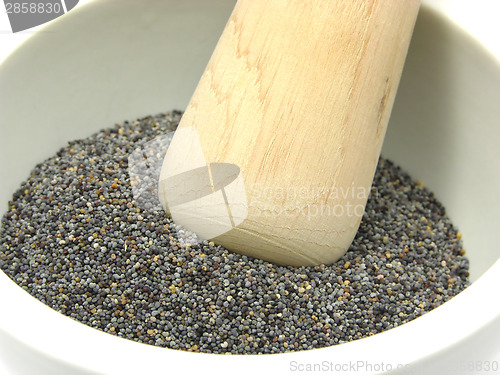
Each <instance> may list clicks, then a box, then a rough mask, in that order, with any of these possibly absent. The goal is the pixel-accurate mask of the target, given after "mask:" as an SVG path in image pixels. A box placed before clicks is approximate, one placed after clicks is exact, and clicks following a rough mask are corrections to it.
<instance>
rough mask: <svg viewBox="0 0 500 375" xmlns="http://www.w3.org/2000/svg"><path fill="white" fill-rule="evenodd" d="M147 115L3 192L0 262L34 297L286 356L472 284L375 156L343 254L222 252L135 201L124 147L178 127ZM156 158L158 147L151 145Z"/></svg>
mask: <svg viewBox="0 0 500 375" xmlns="http://www.w3.org/2000/svg"><path fill="white" fill-rule="evenodd" d="M180 117H181V113H180V112H177V111H174V112H171V113H166V114H161V115H158V116H150V117H146V118H143V119H139V120H136V121H134V122H131V123H129V122H125V123H124V124H122V125H115V127H113V128H110V129H105V130H102V131H100V132H98V133H96V134H94V135H92V136H90V137H88V138H86V139H83V140H77V141H73V142H70V143H69V144H68V145H67V146H66V147H64V148H63V149H61V150H60V151H59V152H58V153H57V154H56V155H55V156H53V157H51V158H49V159H48V160H46V161H44V162H43V163H40V164H38V165H37V166H36V167H35V168H34V170H33V171H32V172H31V174H30V176H29V178H28V179H27V180H26V181H25V182H24V183H22V185H21V188H20V189H19V190H18V191H17V192H16V193H15V194H14V196H13V198H12V201H11V202H9V207H8V212H7V213H6V214H5V215H4V217H3V219H2V225H1V229H0V268H1V269H2V270H3V271H4V272H5V273H6V274H7V275H8V276H9V277H10V278H11V279H12V280H14V281H15V282H16V283H17V284H18V285H19V286H20V287H21V288H23V289H24V290H26V291H27V292H28V293H30V294H31V295H32V296H34V297H36V298H37V299H39V300H40V301H42V302H43V303H45V304H47V305H48V306H50V307H51V308H53V309H54V310H56V311H59V312H61V313H62V314H64V315H67V316H69V317H71V318H73V319H75V320H77V321H80V322H82V323H84V324H86V325H88V326H90V327H94V328H97V329H99V330H102V331H105V332H108V333H110V334H113V335H117V336H120V337H124V338H127V339H130V340H135V341H139V342H143V343H147V344H151V345H157V346H161V347H166V348H172V349H179V350H187V351H195V352H206V353H234V354H243V353H246V354H257V353H259V354H260V353H281V352H289V351H297V350H306V349H313V348H320V347H326V346H331V345H335V344H340V343H343V342H348V341H351V340H356V339H359V338H362V337H366V336H371V335H374V334H376V333H378V332H382V331H385V330H388V329H391V328H394V327H397V326H399V325H401V324H404V323H406V322H408V321H410V320H412V319H415V318H417V317H419V316H421V315H422V314H425V313H426V312H428V311H430V310H432V309H434V308H435V307H436V306H439V305H441V304H443V303H444V302H446V301H448V300H449V299H450V298H452V297H453V296H455V295H456V294H458V293H459V292H460V291H462V290H463V289H464V288H466V287H467V286H468V284H469V281H468V275H469V274H468V266H469V262H468V260H467V258H466V257H465V256H464V254H465V251H464V250H463V248H462V245H461V240H460V238H461V235H460V233H459V232H457V230H456V229H455V228H454V227H453V225H452V223H451V222H450V220H449V218H448V217H447V216H446V214H445V209H444V207H443V206H442V205H441V204H440V203H439V202H438V201H437V200H436V199H435V198H434V197H433V194H432V193H431V192H430V191H429V190H427V189H426V188H425V187H423V186H422V184H420V183H418V182H415V181H413V180H412V179H411V178H410V177H409V176H408V175H407V174H406V173H405V172H403V171H402V170H401V169H400V168H399V167H397V166H395V165H394V164H393V163H391V162H390V161H388V160H385V159H383V158H381V159H380V161H379V165H378V168H377V172H376V175H375V180H374V182H373V187H372V190H371V194H370V197H369V199H368V204H367V206H366V212H365V214H364V216H363V220H362V222H361V226H360V228H359V231H358V233H357V236H356V238H355V240H354V242H353V243H352V245H351V247H350V249H349V251H348V252H347V253H346V255H345V256H344V257H343V258H341V259H340V260H339V261H338V262H336V263H335V264H332V265H328V266H326V265H319V266H315V267H298V268H294V267H290V266H277V265H275V264H272V263H269V262H266V261H263V260H259V259H253V258H250V257H246V256H243V255H238V254H234V253H231V252H229V251H228V250H226V249H225V248H223V247H221V246H217V245H215V244H214V243H213V242H207V241H203V242H198V243H196V241H192V242H193V243H191V242H190V238H193V237H192V236H191V237H189V236H190V235H189V233H188V232H185V231H184V230H182V228H180V227H179V226H177V225H175V224H174V223H173V222H172V220H171V218H169V217H167V216H166V214H165V213H164V212H163V211H161V210H160V209H157V206H156V205H153V206H152V207H153V208H154V209H153V208H151V207H150V208H149V209H148V208H146V207H144V205H139V204H138V203H137V201H135V200H134V194H133V186H132V185H134V184H133V183H132V184H131V178H130V174H129V168H128V163H129V156H130V155H131V154H133V153H134V150H136V149H137V147H139V146H140V145H141V144H143V145H144V144H146V143H147V142H150V141H151V140H153V139H155V137H158V136H160V135H163V134H165V133H167V132H169V131H173V130H175V128H176V127H177V124H178V122H179V120H180ZM157 158H158V160H160V161H161V160H162V155H160V154H158V155H157Z"/></svg>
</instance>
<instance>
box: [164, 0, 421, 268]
mask: <svg viewBox="0 0 500 375" xmlns="http://www.w3.org/2000/svg"><path fill="white" fill-rule="evenodd" d="M419 5H420V1H419V0H239V1H238V2H237V4H236V6H235V8H234V11H233V13H232V15H231V17H230V19H229V21H228V23H227V25H226V27H225V29H224V32H223V34H222V36H221V38H220V40H219V42H218V44H217V47H216V48H215V51H214V53H213V55H212V57H211V59H210V61H209V63H208V66H207V67H206V70H205V72H204V73H203V76H202V77H201V80H200V82H199V84H198V87H197V88H196V91H195V93H194V95H193V97H192V98H191V101H190V103H189V105H188V107H187V109H186V111H185V113H184V115H183V117H182V120H181V123H180V125H179V128H178V131H177V133H176V134H175V136H174V138H173V140H172V143H171V145H170V149H169V151H168V152H167V156H166V158H165V161H164V164H163V168H162V171H161V175H160V191H159V194H160V199H161V201H162V202H163V204H164V206H165V208H166V209H167V210H169V211H170V212H171V213H172V216H173V218H174V221H175V220H176V217H175V216H176V215H177V217H178V219H179V221H180V222H179V224H183V225H185V226H186V227H187V228H188V229H191V230H193V231H194V232H197V229H198V228H201V227H198V226H197V225H199V224H200V222H203V220H205V219H206V220H208V221H206V222H204V224H203V225H205V228H206V227H207V225H208V226H211V225H213V228H216V227H217V223H222V222H224V223H225V224H224V225H229V227H227V230H225V231H219V232H217V231H214V232H213V233H212V232H210V230H209V231H208V232H207V235H206V236H211V237H212V238H211V239H212V240H213V241H214V242H215V243H217V244H221V245H223V246H225V247H227V248H228V249H230V250H233V251H235V252H238V253H241V254H245V255H249V256H253V257H256V258H262V259H265V260H267V261H272V262H275V263H278V264H287V265H294V266H300V265H315V264H320V263H324V264H329V263H332V262H334V261H336V260H337V259H339V258H340V257H341V256H342V255H343V254H344V253H345V251H346V250H347V249H348V247H349V245H350V243H351V242H352V240H353V238H354V236H355V234H356V231H357V229H358V227H359V224H360V221H361V218H362V215H363V211H364V207H365V204H366V200H367V198H368V195H369V193H370V188H371V183H372V180H373V176H374V173H375V168H376V165H377V161H378V158H379V155H380V150H381V147H382V142H383V139H384V135H385V131H386V127H387V122H388V120H389V116H390V112H391V108H392V105H393V102H394V97H395V94H396V89H397V86H398V83H399V79H400V76H401V71H402V68H403V64H404V60H405V56H406V53H407V50H408V45H409V42H410V39H411V35H412V32H413V27H414V24H415V19H416V16H417V13H418V9H419ZM181 130H182V131H183V132H181ZM203 159H204V160H203ZM225 166H233V167H236V169H235V170H233V172H234V175H233V176H229V175H228V173H229V172H228V169H227V168H226V167H225ZM194 167H199V168H198V169H196V170H199V171H202V170H205V172H204V173H205V175H204V176H205V177H200V178H195V177H194V176H191V177H190V181H192V184H191V185H190V184H189V183H187V184H186V181H184V182H180V180H179V179H178V178H177V179H172V178H171V177H172V176H173V175H175V174H177V175H179V173H180V172H186V171H188V169H191V170H193V169H194ZM233 169H234V168H233ZM207 171H208V172H207ZM233 172H231V173H233ZM188 174H189V173H188ZM229 174H230V173H229ZM184 175H186V174H185V173H184ZM214 175H216V176H215V177H214ZM186 176H187V175H186ZM207 178H208V179H209V185H210V186H209V188H207V187H206V186H205V187H196V186H195V185H196V184H197V183H198V182H199V181H201V180H203V179H207ZM214 178H216V179H219V180H220V181H218V182H217V181H215V180H214ZM173 180H175V184H176V185H175V186H174V187H172V186H168V187H166V185H168V184H171V183H172V182H171V181H173ZM165 181H170V182H168V183H166V182H165ZM226 183H227V184H226ZM162 184H163V185H164V186H162ZM224 186H226V188H224ZM229 186H232V188H229ZM180 187H182V189H184V190H186V189H187V190H191V192H190V193H191V195H190V197H191V198H192V199H191V198H190V199H191V202H192V201H194V200H196V199H195V198H196V197H201V198H200V200H199V201H198V206H196V207H195V208H194V211H195V212H194V213H193V212H191V213H190V212H189V211H190V210H192V209H193V207H192V206H189V201H190V199H188V198H187V197H184V198H185V199H174V198H173V196H174V195H176V194H178V193H179V189H180ZM207 189H208V190H207ZM210 189H211V190H210ZM231 189H232V190H231ZM202 191H203V192H202ZM184 193H185V191H183V192H181V193H180V194H181V195H182V194H184ZM210 193H213V194H210ZM217 194H218V195H217ZM210 195H212V196H213V197H212V198H213V199H212V200H211V201H210V200H206V199H205V198H207V197H208V196H210ZM220 197H222V198H220ZM204 199H205V200H204ZM207 199H208V198H207ZM221 199H223V200H222V201H221ZM172 202H174V204H173V205H172ZM175 202H177V203H178V204H176V203H175ZM200 202H202V203H200ZM220 202H222V203H220ZM211 205H214V207H213V209H212V208H211V207H210V206H211ZM174 206H175V207H174ZM224 210H226V211H224ZM174 212H175V214H174ZM224 212H227V213H228V215H229V221H228V218H227V217H226V216H225V214H224ZM231 215H232V216H231ZM208 216H211V217H208ZM193 218H194V219H193ZM227 223H229V224H227ZM190 226H191V227H190ZM200 231H201V232H203V230H202V229H200ZM220 232H223V233H220ZM210 233H211V234H210Z"/></svg>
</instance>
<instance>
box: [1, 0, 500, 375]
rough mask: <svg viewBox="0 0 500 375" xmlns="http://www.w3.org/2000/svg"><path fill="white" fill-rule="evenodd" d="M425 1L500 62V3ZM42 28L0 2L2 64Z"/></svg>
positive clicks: (484, 0)
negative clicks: (19, 26)
mask: <svg viewBox="0 0 500 375" xmlns="http://www.w3.org/2000/svg"><path fill="white" fill-rule="evenodd" d="M89 1H103V0H80V1H79V4H78V5H77V7H81V6H84V4H85V3H86V2H89ZM200 1H202V0H200ZM394 1H396V0H394ZM397 1H400V0H397ZM423 1H424V2H425V3H430V4H432V5H434V6H436V7H438V8H441V9H442V10H443V12H444V13H445V14H446V15H448V17H450V18H451V19H453V20H454V21H455V22H456V23H458V24H459V25H461V26H462V27H463V28H464V29H466V30H467V31H468V32H469V33H470V34H472V35H473V36H474V37H475V38H476V39H477V40H478V41H479V42H480V43H481V44H483V45H484V46H485V47H486V48H488V49H489V50H490V51H491V52H492V53H493V54H494V55H496V57H497V58H498V60H499V61H500V21H499V15H500V0H423ZM40 28H43V25H42V26H38V27H35V28H32V29H29V30H26V31H22V32H18V33H16V34H13V33H12V30H11V28H10V24H9V20H8V16H7V13H6V11H5V5H4V3H3V1H0V63H1V62H2V61H3V60H4V59H5V58H6V57H7V56H8V55H9V54H10V53H11V52H12V51H13V50H14V49H15V48H17V47H18V46H19V45H20V44H22V42H23V41H24V40H26V39H27V38H29V37H30V36H31V35H33V34H34V33H35V32H37V31H38V30H39V29H40ZM0 68H1V66H0ZM0 293H1V291H0ZM0 374H8V373H7V370H6V369H5V368H4V367H3V365H2V363H0Z"/></svg>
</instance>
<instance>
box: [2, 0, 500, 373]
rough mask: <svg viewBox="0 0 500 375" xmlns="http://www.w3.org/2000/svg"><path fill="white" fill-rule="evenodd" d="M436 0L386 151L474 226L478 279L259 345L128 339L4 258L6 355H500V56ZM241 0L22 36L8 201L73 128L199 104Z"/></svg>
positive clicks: (135, 6)
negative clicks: (41, 290) (444, 297)
mask: <svg viewBox="0 0 500 375" xmlns="http://www.w3.org/2000/svg"><path fill="white" fill-rule="evenodd" d="M435 3H437V1H436V2H428V4H425V3H424V7H423V9H422V11H421V13H420V16H419V19H418V21H417V25H416V30H415V33H414V38H413V41H412V44H411V47H410V52H409V55H408V58H407V63H406V66H405V71H404V73H403V78H402V81H401V85H400V89H399V92H398V95H397V99H396V103H395V105H394V111H393V114H392V118H391V122H390V124H389V130H388V133H387V136H386V141H385V144H384V149H383V152H382V154H383V155H384V156H386V157H388V158H390V159H392V160H394V161H395V162H396V163H398V164H399V165H401V166H402V167H403V168H404V169H406V170H407V171H408V172H409V173H410V174H411V175H412V176H413V177H414V178H418V179H419V180H421V181H423V182H424V183H425V185H427V186H428V187H429V188H430V189H431V190H433V191H434V192H435V194H436V196H437V198H438V199H439V200H441V202H443V204H444V205H445V207H446V208H447V210H448V214H449V216H450V217H451V219H452V221H453V222H454V223H455V224H456V225H457V226H458V227H459V229H460V230H461V232H462V233H463V238H464V244H465V248H466V249H467V254H468V256H469V258H470V261H471V280H472V281H473V284H472V285H471V286H470V287H469V288H468V289H466V290H465V291H464V292H462V293H461V294H460V295H458V296H457V297H455V298H454V299H453V300H451V301H450V302H447V303H445V304H444V305H443V306H441V307H438V308H437V309H435V310H433V311H431V312H430V313H428V314H426V315H424V316H423V317H420V318H418V319H416V320H414V321H412V322H410V323H407V324H405V325H403V326H401V327H398V328H395V329H392V330H390V331H386V332H384V333H381V334H378V335H375V336H373V337H369V338H366V339H361V340H358V341H355V342H351V343H348V344H342V345H339V346H335V347H330V348H324V349H318V350H314V351H307V352H299V353H291V354H279V355H267V356H259V357H257V358H256V357H254V356H217V355H209V354H198V353H186V352H180V351H173V350H168V349H161V348H156V347H151V346H147V345H144V344H139V343H135V342H131V341H127V340H124V339H120V338H117V337H115V336H111V335H108V334H105V333H103V332H100V331H96V330H94V329H91V328H89V327H87V326H84V325H82V324H80V323H77V322H75V321H72V320H71V319H69V318H67V317H65V316H62V315H61V314H59V313H57V312H55V311H53V310H51V309H50V308H48V307H46V306H45V305H43V304H42V303H41V302H39V301H37V300H35V299H34V298H33V297H31V296H30V295H28V294H27V293H26V292H24V291H23V290H22V289H21V288H19V287H18V286H17V285H15V284H14V283H13V282H12V281H10V279H8V278H7V277H6V276H5V275H4V274H3V273H0V288H1V290H2V296H3V300H4V301H5V302H4V303H2V308H1V311H0V356H1V358H2V361H3V362H5V364H6V365H7V367H8V368H9V369H10V370H11V371H12V373H14V374H17V373H19V374H33V373H36V374H45V373H47V374H57V373H61V374H68V373H71V374H88V373H106V374H107V373H120V374H128V373H134V374H135V373H137V372H139V371H140V372H141V373H143V372H144V373H147V372H149V371H151V372H153V371H155V372H156V373H158V372H159V373H162V371H163V372H165V373H167V372H168V370H167V368H171V367H172V366H174V367H175V366H177V367H178V368H179V369H187V368H190V370H191V371H192V372H193V373H196V372H200V373H202V372H203V373H207V372H208V373H211V372H212V371H217V373H221V372H223V371H224V370H225V369H227V370H228V371H232V370H234V369H247V368H248V369H251V370H252V372H257V371H265V373H268V372H270V371H273V370H275V371H277V372H278V371H279V373H286V372H298V371H299V370H300V369H301V368H303V369H305V367H301V366H305V365H306V364H320V365H325V363H326V364H327V365H326V366H327V367H328V366H330V367H328V369H330V368H331V369H332V370H331V371H332V372H333V371H335V372H337V373H349V372H355V373H358V374H361V373H371V372H385V370H388V369H389V367H391V368H392V369H393V370H395V371H397V373H407V372H409V371H414V372H416V373H418V372H421V373H423V374H424V373H426V374H429V373H437V372H439V373H446V371H444V370H443V369H447V370H448V371H449V373H455V374H456V373H460V371H459V370H460V369H461V366H462V365H464V364H465V369H467V364H468V363H469V361H483V362H482V363H485V362H484V361H488V360H489V361H491V360H492V359H493V358H494V359H496V360H499V359H500V358H499V357H500V354H499V353H500V344H499V343H498V339H497V337H498V334H499V333H500V302H499V300H498V297H497V298H495V297H494V296H496V295H497V294H498V293H497V291H496V289H497V285H499V283H500V262H498V261H497V260H498V258H499V257H500V246H499V245H498V242H497V241H495V240H496V229H497V228H498V227H499V224H500V218H499V217H498V214H497V211H496V210H497V209H498V207H499V206H500V205H499V203H500V197H499V196H498V195H497V194H496V193H497V186H498V184H499V183H500V171H499V170H498V167H497V166H498V163H499V162H500V151H499V150H498V140H499V139H500V128H498V126H497V123H498V119H499V118H500V108H498V106H497V102H498V92H499V90H500V65H499V64H498V61H497V60H495V59H494V57H493V56H491V55H489V54H488V51H486V50H484V49H482V48H481V47H480V46H479V44H478V42H477V41H475V40H473V39H472V38H471V37H470V36H469V35H467V34H466V33H464V31H463V30H460V29H459V28H458V27H457V26H455V25H454V24H452V23H451V22H450V21H449V20H447V19H446V18H444V17H443V16H442V15H441V14H440V13H439V12H438V11H437V10H436V9H437V8H436V6H435ZM233 6H234V1H233V0H213V1H204V2H200V1H196V0H189V1H183V2H178V1H173V0H171V1H166V0H163V1H149V2H147V3H146V4H144V3H139V2H136V1H134V0H120V1H117V0H112V1H107V2H97V1H95V2H90V3H89V4H87V5H85V6H81V7H77V8H76V9H75V10H73V11H71V13H69V14H68V15H65V16H64V17H61V18H59V19H57V20H56V21H54V22H52V23H51V24H50V25H48V26H47V27H46V28H44V29H43V30H42V31H40V32H39V33H37V34H36V35H34V36H33V37H32V38H30V39H29V40H28V41H27V42H26V43H25V44H24V45H23V46H21V47H20V48H19V49H18V50H16V51H14V52H13V53H12V54H11V56H9V58H8V59H7V60H6V61H5V62H4V63H3V64H2V65H1V66H0V87H1V91H0V92H1V97H0V127H1V128H2V138H1V140H0V142H1V147H0V150H1V151H0V153H1V155H2V160H3V161H4V162H3V163H2V166H1V176H2V184H1V190H0V202H2V204H3V207H2V209H1V213H2V214H3V213H4V212H5V209H6V203H7V202H8V200H9V199H10V198H11V195H12V193H13V192H14V190H15V189H16V188H17V186H18V185H19V183H20V182H21V181H22V180H23V179H25V178H26V176H27V175H28V173H29V171H30V170H31V168H32V167H33V166H34V165H35V164H36V163H38V162H40V161H42V160H43V159H44V158H46V157H48V156H50V155H52V154H53V153H54V152H55V151H57V150H58V148H59V147H61V146H63V145H64V144H65V142H66V141H68V140H72V139H76V138H82V137H86V136H88V135H90V134H91V133H93V132H95V131H97V130H99V129H101V128H104V127H108V126H110V125H112V124H113V123H116V122H121V121H123V120H127V119H134V118H137V117H141V116H144V115H147V114H154V113H159V112H162V111H165V110H169V109H172V108H179V109H184V108H185V107H186V105H187V103H188V100H189V98H190V96H191V94H192V92H193V91H194V88H195V86H196V83H197V82H198V79H199V77H200V75H201V73H202V72H203V69H204V67H205V65H206V63H207V61H208V58H209V57H210V54H211V52H212V50H213V48H214V46H215V44H216V42H217V39H218V37H219V35H220V33H221V32H222V29H223V27H224V24H225V22H226V20H227V18H228V17H229V14H230V12H231V10H232V7H233ZM179 51H181V52H180V53H179ZM495 167H496V168H495ZM358 361H360V362H358ZM361 363H362V364H363V365H361ZM474 363H475V362H474ZM351 364H355V365H358V364H359V366H358V367H353V366H351ZM398 365H402V366H404V367H401V368H399V369H398V368H397V367H398ZM406 365H409V366H406ZM236 366H237V367H236ZM331 366H333V367H331ZM361 366H362V367H361ZM327 367H324V368H323V370H324V369H325V368H327ZM354 369H357V370H358V371H354ZM370 370H372V371H370ZM469 373H474V372H473V371H471V372H469Z"/></svg>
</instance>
